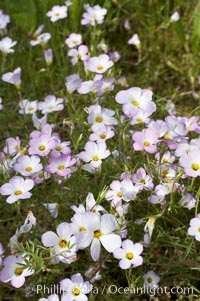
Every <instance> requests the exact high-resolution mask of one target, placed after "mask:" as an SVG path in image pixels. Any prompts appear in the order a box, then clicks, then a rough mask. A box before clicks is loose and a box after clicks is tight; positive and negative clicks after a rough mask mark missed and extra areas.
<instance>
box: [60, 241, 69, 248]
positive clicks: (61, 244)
mask: <svg viewBox="0 0 200 301" xmlns="http://www.w3.org/2000/svg"><path fill="white" fill-rule="evenodd" d="M58 244H59V246H60V247H61V248H66V247H67V244H68V242H67V240H66V239H61V240H60V241H59V243H58Z"/></svg>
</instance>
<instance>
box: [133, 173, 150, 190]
mask: <svg viewBox="0 0 200 301" xmlns="http://www.w3.org/2000/svg"><path fill="white" fill-rule="evenodd" d="M132 181H133V183H135V184H137V185H138V186H140V189H141V190H142V189H143V188H145V189H152V188H153V186H154V185H153V180H152V178H151V177H149V176H148V175H147V174H146V171H145V170H144V168H142V167H140V168H139V169H138V170H137V171H136V173H135V174H134V175H133V176H132Z"/></svg>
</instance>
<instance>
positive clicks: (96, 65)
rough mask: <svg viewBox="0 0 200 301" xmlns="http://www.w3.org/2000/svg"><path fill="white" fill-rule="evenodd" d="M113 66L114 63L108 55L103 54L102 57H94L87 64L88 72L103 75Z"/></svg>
mask: <svg viewBox="0 0 200 301" xmlns="http://www.w3.org/2000/svg"><path fill="white" fill-rule="evenodd" d="M112 66H113V61H111V60H110V58H109V56H108V55H107V54H101V55H100V56H98V57H97V56H94V57H91V58H89V59H88V61H87V62H86V63H85V67H86V69H87V70H89V71H91V72H96V73H99V74H102V73H104V72H106V71H107V70H108V69H109V68H110V67H112Z"/></svg>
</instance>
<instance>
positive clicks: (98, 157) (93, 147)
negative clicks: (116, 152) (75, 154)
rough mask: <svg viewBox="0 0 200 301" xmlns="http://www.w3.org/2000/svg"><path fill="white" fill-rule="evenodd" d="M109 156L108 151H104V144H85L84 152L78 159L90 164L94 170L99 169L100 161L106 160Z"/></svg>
mask: <svg viewBox="0 0 200 301" xmlns="http://www.w3.org/2000/svg"><path fill="white" fill-rule="evenodd" d="M109 155H110V151H109V150H107V149H106V143H105V142H98V143H95V142H90V141H89V142H87V143H86V145H85V151H83V152H81V153H80V154H79V157H80V158H81V159H82V160H83V161H85V162H90V164H91V165H92V166H93V167H94V168H99V167H100V165H101V164H102V159H105V158H107V157H108V156H109Z"/></svg>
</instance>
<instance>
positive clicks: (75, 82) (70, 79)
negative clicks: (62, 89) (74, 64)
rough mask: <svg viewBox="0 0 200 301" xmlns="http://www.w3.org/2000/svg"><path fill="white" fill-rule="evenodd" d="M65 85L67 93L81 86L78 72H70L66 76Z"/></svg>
mask: <svg viewBox="0 0 200 301" xmlns="http://www.w3.org/2000/svg"><path fill="white" fill-rule="evenodd" d="M65 86H66V88H67V91H68V92H69V93H73V92H74V91H76V90H77V89H78V88H80V86H81V78H80V76H79V74H72V75H70V76H67V77H66V83H65Z"/></svg>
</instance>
